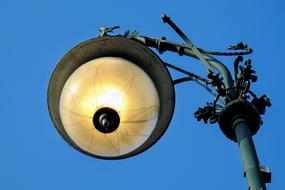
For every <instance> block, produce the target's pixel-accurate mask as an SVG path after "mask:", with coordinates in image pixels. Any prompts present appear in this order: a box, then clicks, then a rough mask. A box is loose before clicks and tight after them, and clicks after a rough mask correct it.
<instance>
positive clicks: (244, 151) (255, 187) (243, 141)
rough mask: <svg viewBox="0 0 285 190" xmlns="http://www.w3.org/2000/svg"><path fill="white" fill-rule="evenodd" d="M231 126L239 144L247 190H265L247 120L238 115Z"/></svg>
mask: <svg viewBox="0 0 285 190" xmlns="http://www.w3.org/2000/svg"><path fill="white" fill-rule="evenodd" d="M232 126H233V129H234V130H235V134H236V137H237V141H238V144H239V148H240V153H241V156H242V160H243V165H244V170H245V173H244V175H245V177H246V179H247V183H248V185H249V190H266V186H265V182H264V179H263V176H262V173H261V171H260V167H259V161H258V157H257V154H256V150H255V147H254V143H253V140H252V135H251V132H250V123H249V119H248V118H246V117H245V116H243V115H239V116H237V117H235V118H234V119H233V125H232Z"/></svg>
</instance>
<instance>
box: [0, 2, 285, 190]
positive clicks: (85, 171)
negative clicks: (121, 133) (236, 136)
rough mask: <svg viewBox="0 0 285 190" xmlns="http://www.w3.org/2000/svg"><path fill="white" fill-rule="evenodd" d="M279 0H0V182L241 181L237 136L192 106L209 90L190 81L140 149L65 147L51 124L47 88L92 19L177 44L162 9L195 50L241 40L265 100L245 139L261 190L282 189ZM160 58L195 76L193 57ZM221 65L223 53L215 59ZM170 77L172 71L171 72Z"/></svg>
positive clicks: (154, 184)
mask: <svg viewBox="0 0 285 190" xmlns="http://www.w3.org/2000/svg"><path fill="white" fill-rule="evenodd" d="M284 7H285V3H284V2H283V1H281V0H279V1H277V0H272V1H265V0H259V1H258V0H247V1H246V0H240V1H228V0H216V1H210V0H208V1H205V0H200V1H190V0H188V1H186V0H184V1H182V0H176V1H163V0H158V1H128V0H121V1H111V0H109V1H94V0H93V1H91V0H82V1H74V0H68V1H67V0H62V1H55V0H42V1H37V0H26V1H15V0H10V1H2V2H1V6H0V24H1V29H0V34H1V35H0V39H1V40H0V43H1V45H0V50H1V51H0V52H1V75H0V84H1V93H0V98H1V100H2V101H1V109H0V110H1V117H0V118H1V134H2V135H1V138H0V146H1V156H0V189H3V190H19V189H21V190H39V189H41V190H46V189H49V190H50V189H69V190H77V189H104V190H111V189H118V190H121V189H122V190H123V189H124V190H129V189H130V190H133V189H136V190H141V189H144V190H145V189H163V190H172V189H195V190H197V189H219V190H228V189H236V190H240V189H247V185H246V181H245V179H244V178H243V175H242V174H243V168H242V164H241V158H240V154H239V150H238V146H237V144H235V143H233V142H231V141H230V140H228V139H226V138H225V137H224V135H223V134H222V133H221V131H220V130H219V127H218V126H217V125H213V126H212V125H204V124H203V123H202V122H197V121H196V120H195V119H194V117H193V113H194V112H195V110H196V109H197V108H198V107H200V106H203V105H204V104H205V103H206V102H207V101H212V97H211V96H210V95H208V94H206V92H205V91H204V89H202V88H200V87H198V86H197V85H195V84H193V83H187V84H181V85H178V86H176V107H175V114H174V117H173V119H172V122H171V124H170V127H169V129H168V131H167V132H166V133H165V135H164V136H163V137H162V138H161V139H160V141H159V142H158V143H157V144H155V145H154V146H153V147H152V148H150V149H149V150H147V151H146V152H144V153H142V154H140V155H137V156H135V157H132V158H129V159H124V160H119V161H105V160H99V159H94V158H91V157H88V156H86V155H83V154H81V153H79V152H78V151H76V150H75V149H73V148H71V147H70V146H69V145H68V144H67V143H66V142H65V141H64V140H63V139H62V138H61V137H60V135H59V134H58V133H57V132H56V130H55V128H54V127H53V125H52V122H51V120H50V117H49V114H48V109H47V103H46V99H47V95H46V94H47V86H48V81H49V78H50V75H51V73H52V71H53V69H54V67H55V66H56V64H57V63H58V61H59V60H60V58H61V57H62V56H63V55H64V54H65V53H66V52H67V51H68V50H69V49H70V48H72V47H73V46H75V45H76V44H78V43H79V42H81V41H84V40H87V39H89V38H93V37H95V36H97V34H98V28H99V27H100V26H113V25H120V26H121V29H119V30H118V32H121V33H123V32H124V31H125V30H127V29H130V30H135V29H137V30H139V31H140V32H141V34H142V35H149V36H155V37H161V36H166V37H167V38H168V39H170V40H174V41H178V42H182V41H181V40H180V38H179V37H177V35H176V34H175V33H174V32H173V31H172V29H171V28H169V27H168V26H167V25H165V24H163V23H162V21H161V19H160V16H161V14H163V13H165V14H168V15H169V16H171V18H172V19H173V20H174V21H175V22H176V23H177V24H178V25H179V26H180V27H181V28H182V29H183V31H184V32H185V33H187V34H188V35H189V37H190V38H191V40H192V41H193V42H194V43H195V44H196V45H197V46H198V47H201V48H205V49H216V50H224V49H225V47H226V46H228V45H230V44H234V43H237V42H240V41H245V42H246V43H248V45H249V46H250V47H252V48H253V49H254V53H253V54H252V55H251V56H250V58H251V59H252V63H253V65H254V69H255V70H256V72H257V74H258V76H259V78H258V79H259V80H258V83H256V84H254V85H253V87H252V89H253V90H254V91H255V92H256V93H257V94H258V95H260V96H261V95H263V94H264V93H266V94H267V95H268V96H269V97H270V98H271V100H272V103H273V106H272V107H271V108H270V109H268V111H267V113H266V115H265V116H263V120H264V125H263V126H262V128H261V130H260V131H259V133H258V134H257V135H256V136H255V137H254V140H255V144H256V147H257V151H258V154H259V158H260V162H261V163H262V164H264V165H268V166H270V167H271V169H272V172H273V178H272V183H271V184H269V185H268V188H269V189H276V190H277V189H282V188H284V184H283V185H282V182H284V176H285V175H284V169H285V167H284V161H285V151H284V145H285V143H284V140H283V136H284V132H285V128H284V124H283V122H284V121H283V117H284V106H285V104H284V99H283V93H284V92H285V86H284V84H283V83H282V82H283V77H284V69H285V66H284V65H285V64H284V60H283V57H284V43H285V40H284V34H285V27H284V20H285V13H284ZM162 58H163V59H164V60H165V61H168V62H171V63H175V64H177V65H181V66H183V67H184V68H187V69H189V70H190V71H192V72H197V73H199V74H203V72H204V71H205V69H204V68H203V66H202V64H199V62H198V61H196V60H192V59H190V58H185V57H179V56H176V55H175V54H172V53H169V54H165V55H164V54H163V55H162ZM222 60H223V61H224V62H225V64H227V65H229V66H230V67H231V66H232V65H233V59H229V58H227V59H222ZM172 74H173V77H174V78H176V77H178V74H177V73H172Z"/></svg>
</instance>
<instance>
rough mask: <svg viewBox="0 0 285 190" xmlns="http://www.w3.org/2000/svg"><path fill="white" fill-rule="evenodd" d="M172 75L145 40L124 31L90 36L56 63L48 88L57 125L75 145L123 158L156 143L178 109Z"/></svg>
mask: <svg viewBox="0 0 285 190" xmlns="http://www.w3.org/2000/svg"><path fill="white" fill-rule="evenodd" d="M174 101H175V95H174V88H173V84H172V79H171V76H170V74H169V72H168V70H167V69H166V68H165V66H164V64H163V62H162V61H161V59H160V58H159V57H158V56H157V55H156V54H155V53H154V52H153V51H151V50H150V49H149V48H147V47H146V46H144V45H143V44H141V43H139V42H137V41H135V40H131V39H127V38H124V37H120V36H112V37H111V36H103V37H98V38H94V39H90V40H87V41H85V42H82V43H81V44H79V45H77V46H76V47H74V48H73V49H71V50H70V51H69V52H68V53H66V54H65V55H64V57H63V58H62V59H61V61H60V62H59V63H58V65H57V66H56V68H55V70H54V72H53V74H52V76H51V79H50V83H49V88H48V107H49V112H50V116H51V118H52V121H53V123H54V126H55V127H56V129H57V130H58V132H59V133H60V134H61V136H62V137H63V138H64V139H65V140H66V141H67V142H68V143H69V144H70V145H71V146H72V147H74V148H75V149H77V150H79V151H81V152H83V153H85V154H87V155H89V156H93V157H97V158H103V159H121V158H126V157H130V156H134V155H136V154H138V153H140V152H142V151H144V150H146V149H147V148H149V147H150V146H152V145H153V144H154V143H155V142H156V141H157V140H158V139H159V138H160V137H161V136H162V135H163V134H164V132H165V131H166V129H167V127H168V125H169V123H170V120H171V118H172V115H173V111H174Z"/></svg>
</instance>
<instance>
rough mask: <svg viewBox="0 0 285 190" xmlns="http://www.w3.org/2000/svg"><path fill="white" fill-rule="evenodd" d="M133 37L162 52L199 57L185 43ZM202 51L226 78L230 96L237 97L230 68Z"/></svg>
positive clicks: (225, 81)
mask: <svg viewBox="0 0 285 190" xmlns="http://www.w3.org/2000/svg"><path fill="white" fill-rule="evenodd" d="M131 39H134V40H137V41H139V42H141V43H143V44H144V45H146V46H149V47H154V48H156V49H157V50H158V51H159V52H160V53H163V52H164V51H172V52H176V53H178V54H179V55H187V56H190V57H193V58H195V59H199V58H198V57H197V56H196V54H195V53H194V52H193V51H192V49H191V48H190V47H188V46H186V45H183V44H178V43H175V42H170V41H168V40H165V39H157V38H150V37H145V36H135V37H132V38H131ZM200 53H201V54H202V55H203V56H204V58H205V59H206V60H207V61H208V63H209V65H210V66H211V67H212V68H214V69H215V70H216V71H218V72H219V73H220V74H221V75H222V77H223V80H224V85H225V88H226V89H227V90H228V92H229V96H230V97H235V94H236V93H235V90H234V81H233V79H232V76H231V73H230V71H229V69H228V68H227V67H226V66H225V65H224V64H223V63H221V62H220V61H218V60H217V59H216V58H214V57H212V56H210V55H208V54H206V53H203V52H200Z"/></svg>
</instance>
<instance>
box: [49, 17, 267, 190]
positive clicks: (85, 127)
mask: <svg viewBox="0 0 285 190" xmlns="http://www.w3.org/2000/svg"><path fill="white" fill-rule="evenodd" d="M162 19H163V21H164V22H165V23H167V24H169V25H170V26H171V27H172V28H173V29H174V30H175V31H176V32H177V34H178V35H179V36H180V37H181V38H182V39H183V40H184V41H185V42H186V44H179V43H175V42H171V41H168V40H166V38H164V37H163V38H161V39H157V38H150V37H146V36H140V35H138V32H136V31H135V32H132V33H130V32H129V31H127V32H125V34H123V35H113V36H111V35H109V34H108V33H109V32H112V31H113V30H114V29H116V28H118V26H115V27H111V28H103V27H101V28H100V34H99V36H98V37H97V38H94V39H90V40H87V41H85V42H82V43H80V44H79V45H77V46H76V47H74V48H73V49H71V50H70V51H69V52H67V53H66V54H65V55H64V57H63V58H62V59H61V61H60V62H59V63H58V65H57V66H56V68H55V70H54V72H53V74H52V76H51V79H50V82H49V87H48V108H49V113H50V116H51V119H52V121H53V123H54V126H55V127H56V129H57V130H58V132H59V133H60V134H61V136H62V137H63V138H64V140H65V141H66V142H68V143H69V144H70V145H71V146H72V147H74V148H75V149H77V150H79V151H80V152H82V153H84V154H87V155H89V156H92V157H96V158H102V159H122V158H127V157H130V156H134V155H136V154H139V153H141V152H143V151H145V150H146V149H148V148H149V147H151V146H152V145H153V144H154V143H155V142H156V141H158V140H159V138H160V137H161V136H162V135H163V134H164V132H165V131H166V130H167V127H168V125H169V123H170V121H171V118H172V115H173V111H174V104H175V92H174V87H173V86H174V85H175V84H179V83H182V82H187V81H194V82H197V83H198V84H199V85H201V86H202V87H204V88H205V89H206V90H207V91H208V92H210V93H211V94H213V95H214V96H215V99H214V101H213V102H212V103H207V104H206V106H204V107H201V108H199V109H198V110H197V111H196V112H195V114H194V116H195V117H196V118H197V120H198V121H200V120H203V121H204V122H205V123H207V122H209V123H212V124H213V123H217V122H218V124H219V126H220V129H221V130H222V132H223V133H224V134H225V136H226V137H228V138H229V139H231V140H233V141H234V142H238V144H239V147H240V152H241V156H242V159H243V164H244V168H245V172H244V176H245V177H246V178H247V181H248V185H249V188H250V190H261V189H263V190H265V189H266V186H265V183H269V182H270V181H271V172H270V170H269V168H268V167H265V166H260V164H259V160H258V157H257V154H256V151H255V147H254V144H253V140H252V136H253V135H254V134H256V133H257V131H258V130H259V127H260V125H261V124H262V120H261V117H260V115H261V114H264V113H265V108H266V106H270V105H271V103H270V100H269V98H267V96H266V95H263V96H261V97H260V98H258V97H257V96H256V95H255V94H254V93H253V92H252V91H251V90H250V85H251V83H252V82H256V80H257V77H256V75H255V71H254V70H253V69H252V65H251V61H250V60H246V61H245V62H244V65H241V64H242V62H243V57H242V55H247V54H250V53H252V49H250V48H248V47H247V45H245V44H243V43H239V44H237V45H234V46H230V47H229V49H230V50H233V51H231V52H217V51H208V50H204V49H200V48H197V47H195V46H194V44H193V43H192V42H191V41H190V40H189V39H188V37H187V36H186V35H185V34H184V33H183V32H182V31H181V30H180V29H179V28H178V27H177V26H176V25H175V24H174V23H173V22H172V21H171V20H170V18H169V17H167V16H166V15H163V16H162ZM149 47H152V48H156V49H157V50H158V51H159V53H163V52H165V51H172V52H176V53H178V54H179V55H186V56H190V57H192V58H196V59H199V60H200V61H201V62H202V63H203V64H204V65H205V66H206V68H207V71H208V75H207V78H203V77H201V76H198V75H196V74H194V73H192V72H189V71H186V70H183V69H181V68H179V67H177V66H175V65H172V64H169V63H166V62H164V61H162V60H161V59H160V58H159V57H158V56H157V55H156V54H155V53H154V52H153V51H152V50H151V49H149ZM212 55H217V56H236V59H235V62H234V79H233V78H232V75H231V73H230V71H229V70H228V68H227V67H226V66H225V65H224V64H223V63H221V62H220V61H218V60H217V59H216V58H214V57H213V56H212ZM169 68H170V69H174V70H177V71H179V72H181V73H184V74H185V75H186V77H183V78H179V79H176V80H172V78H171V76H170V74H169V72H168V69H169Z"/></svg>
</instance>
